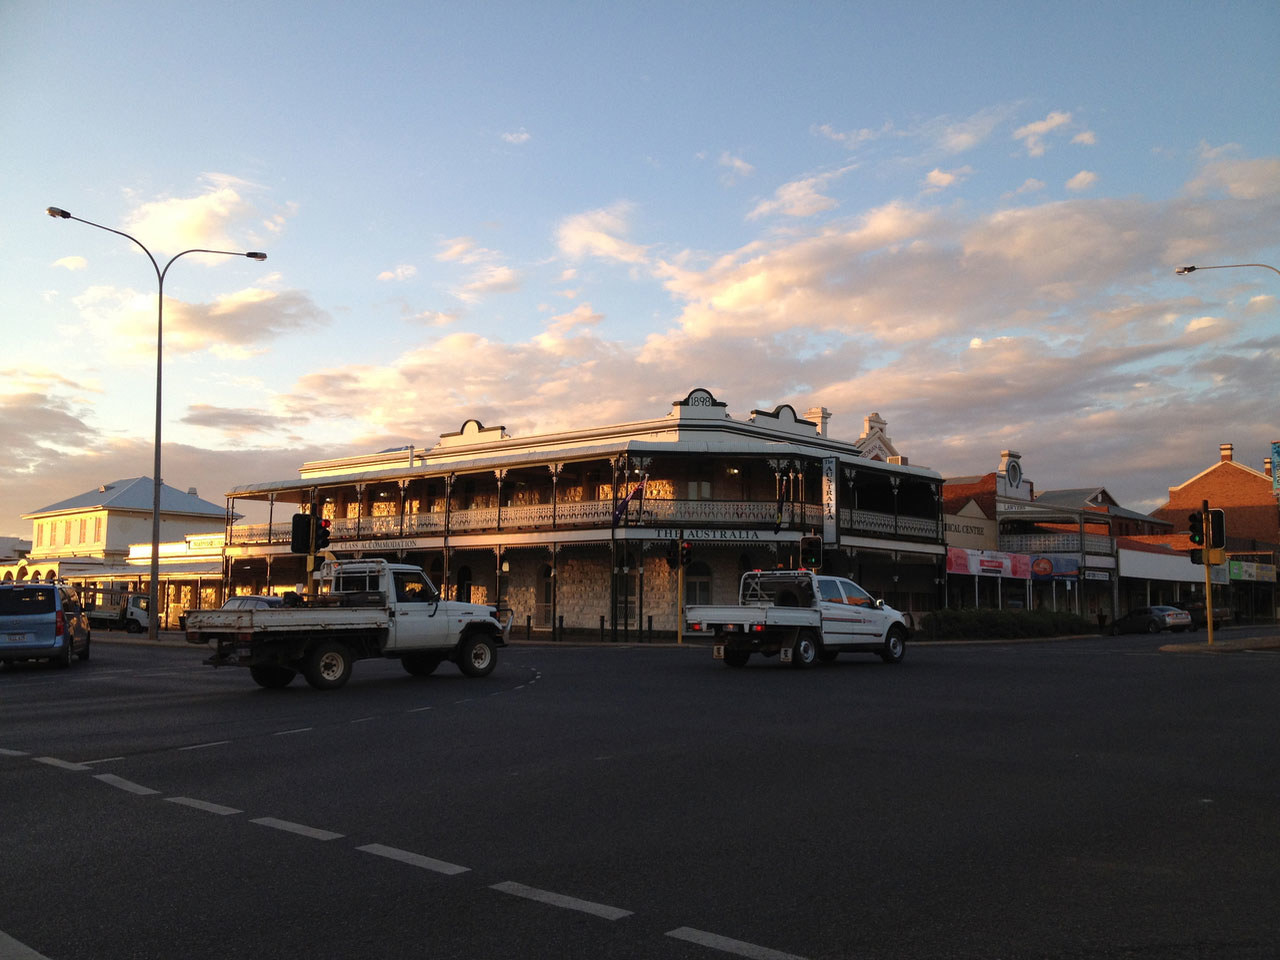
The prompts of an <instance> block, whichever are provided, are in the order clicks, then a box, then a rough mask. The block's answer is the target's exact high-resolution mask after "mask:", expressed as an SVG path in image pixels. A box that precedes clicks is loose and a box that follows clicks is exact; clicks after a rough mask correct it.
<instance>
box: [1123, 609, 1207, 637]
mask: <svg viewBox="0 0 1280 960" xmlns="http://www.w3.org/2000/svg"><path fill="white" fill-rule="evenodd" d="M1190 629H1191V614H1189V613H1187V611H1185V610H1179V609H1178V608H1177V607H1163V606H1162V607H1135V608H1134V609H1133V610H1130V611H1129V612H1128V613H1126V614H1125V615H1124V616H1123V617H1120V618H1118V619H1117V620H1116V622H1115V629H1114V630H1113V631H1112V632H1113V633H1159V632H1160V631H1161V630H1172V631H1173V632H1174V633H1182V631H1184V630H1190Z"/></svg>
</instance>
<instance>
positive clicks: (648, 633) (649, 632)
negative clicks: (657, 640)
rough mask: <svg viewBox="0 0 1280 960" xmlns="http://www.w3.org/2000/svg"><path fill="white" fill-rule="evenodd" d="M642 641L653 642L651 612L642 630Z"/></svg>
mask: <svg viewBox="0 0 1280 960" xmlns="http://www.w3.org/2000/svg"><path fill="white" fill-rule="evenodd" d="M644 642H645V643H653V614H652V613H651V614H649V620H648V623H647V624H646V628H645V631H644Z"/></svg>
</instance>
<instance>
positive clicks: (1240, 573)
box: [1227, 560, 1276, 583]
mask: <svg viewBox="0 0 1280 960" xmlns="http://www.w3.org/2000/svg"><path fill="white" fill-rule="evenodd" d="M1227 566H1228V567H1229V568H1230V570H1231V579H1232V580H1252V581H1255V582H1258V583H1275V582H1276V567H1275V564H1273V563H1250V562H1249V561H1248V560H1231V561H1229V562H1228V564H1227Z"/></svg>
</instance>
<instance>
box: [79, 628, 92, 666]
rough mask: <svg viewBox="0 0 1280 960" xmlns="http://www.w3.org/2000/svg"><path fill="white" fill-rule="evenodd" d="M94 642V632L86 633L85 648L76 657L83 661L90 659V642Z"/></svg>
mask: <svg viewBox="0 0 1280 960" xmlns="http://www.w3.org/2000/svg"><path fill="white" fill-rule="evenodd" d="M92 642H93V634H91V633H86V634H85V636H84V649H83V650H81V651H80V652H79V653H77V654H76V658H77V659H78V660H79V661H80V662H81V663H84V662H85V661H86V660H88V659H89V644H90V643H92Z"/></svg>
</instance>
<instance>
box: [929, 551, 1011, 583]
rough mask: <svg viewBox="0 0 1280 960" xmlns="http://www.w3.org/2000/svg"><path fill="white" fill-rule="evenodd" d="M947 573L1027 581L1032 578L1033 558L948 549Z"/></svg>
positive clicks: (992, 552) (993, 552)
mask: <svg viewBox="0 0 1280 960" xmlns="http://www.w3.org/2000/svg"><path fill="white" fill-rule="evenodd" d="M947 573H959V574H967V575H969V576H986V577H1012V578H1014V579H1016V580H1026V579H1027V578H1029V577H1030V576H1031V558H1030V557H1028V556H1026V555H1025V554H1021V553H999V552H997V551H994V550H968V549H966V548H964V547H947Z"/></svg>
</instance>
